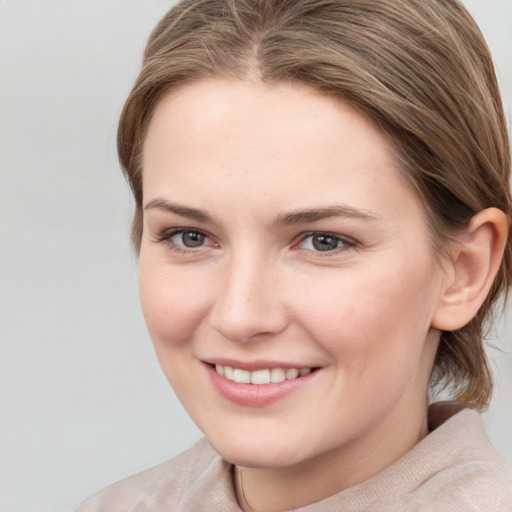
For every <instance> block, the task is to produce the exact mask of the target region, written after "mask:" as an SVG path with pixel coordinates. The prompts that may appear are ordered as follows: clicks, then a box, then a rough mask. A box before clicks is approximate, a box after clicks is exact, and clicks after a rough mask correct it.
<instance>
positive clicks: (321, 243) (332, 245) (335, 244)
mask: <svg viewBox="0 0 512 512" xmlns="http://www.w3.org/2000/svg"><path fill="white" fill-rule="evenodd" d="M354 246H355V242H353V241H352V240H350V239H348V238H344V237H341V236H339V235H335V234H333V233H312V234H310V235H308V236H306V237H304V238H303V239H302V241H301V242H300V244H299V248H300V249H306V250H308V251H314V252H331V251H336V250H340V249H348V248H350V247H354Z"/></svg>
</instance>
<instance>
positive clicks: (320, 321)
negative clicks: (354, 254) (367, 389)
mask: <svg viewBox="0 0 512 512" xmlns="http://www.w3.org/2000/svg"><path fill="white" fill-rule="evenodd" d="M389 267H391V268H389ZM396 268H400V271H399V272H397V271H395V270H394V269H396ZM427 268H428V266H427ZM429 280H430V274H429V273H428V272H423V273H422V275H419V274H418V271H417V270H416V268H412V266H410V267H408V266H407V265H400V266H398V267H397V266H396V265H389V266H388V268H386V266H385V265H382V266H379V267H378V269H375V270H374V271H372V268H371V267H365V268H364V272H363V271H358V270H357V269H351V270H349V271H348V272H346V273H345V272H344V274H343V276H340V278H339V280H337V281H331V282H330V283H328V284H329V285H328V286H322V287H319V286H315V287H312V286H308V290H310V293H308V294H307V298H305V299H304V300H307V304H306V303H303V304H302V305H301V306H300V308H301V309H302V310H303V311H309V312H310V313H308V314H307V315H305V316H304V323H303V327H304V328H305V329H306V330H308V331H309V332H310V334H311V335H312V336H313V337H314V338H315V339H316V340H317V342H318V343H319V344H321V345H322V346H323V348H324V349H325V350H326V351H327V352H329V353H330V354H331V355H332V356H333V357H334V358H336V359H337V360H338V362H339V364H342V365H343V366H345V367H346V368H350V369H351V370H353V371H354V375H357V374H358V373H365V372H366V371H368V370H369V369H370V368H371V369H372V371H376V372H379V373H380V372H386V371H388V369H389V368H390V367H394V368H402V367H405V368H407V367H408V366H410V364H409V363H411V362H412V361H411V360H412V359H413V358H418V357H419V355H420V354H421V351H422V348H423V344H424V342H425V338H426V335H427V332H428V330H429V327H430V318H431V313H432V304H431V296H430V294H429V292H428V291H427V289H428V287H429ZM304 286H307V285H306V284H304Z"/></svg>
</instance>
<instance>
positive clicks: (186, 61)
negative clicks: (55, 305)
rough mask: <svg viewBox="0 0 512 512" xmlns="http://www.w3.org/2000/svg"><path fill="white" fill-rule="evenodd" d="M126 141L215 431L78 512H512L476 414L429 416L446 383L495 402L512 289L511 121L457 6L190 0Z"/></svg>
mask: <svg viewBox="0 0 512 512" xmlns="http://www.w3.org/2000/svg"><path fill="white" fill-rule="evenodd" d="M118 148H119V155H120V159H121V163H122V166H123V169H124V172H125V173H126V175H127V177H128V179H129V182H130V185H131V187H132V190H133V193H134V196H135V201H136V211H135V217H134V222H133V232H132V239H133V242H134V246H135V248H136V250H137V251H138V254H139V258H140V289H141V301H142V306H143V311H144V315H145V318H146V322H147V325H148V328H149V331H150V334H151V337H152V340H153V343H154V345H155V349H156V352H157V355H158V358H159V361H160V363H161V365H162V368H163V370H164V372H165V374H166V376H167V378H168V380H169V381H170V383H171V385H172V387H173V388H174V390H175V392H176V393H177V395H178V397H179V398H180V400H181V401H182V403H183V405H184V407H185V408H186V409H187V411H188V413H189V414H190V415H191V417H192V419H193V420H194V421H195V422H196V423H197V425H198V426H199V428H200V429H201V430H202V431H203V432H204V434H205V436H206V440H203V441H201V442H200V443H198V444H197V445H196V446H194V447H193V448H191V449H190V450H189V451H187V452H185V453H184V454H182V455H180V456H178V457H177V458H176V459H173V460H171V461H169V462H167V463H165V464H163V465H161V466H158V467H156V468H153V469H151V470H148V471H146V472H144V473H141V474H139V475H136V476H134V477H131V478H129V479H127V480H125V481H122V482H120V483H118V484H116V485H114V486H112V487H110V488H108V489H106V490H105V491H103V492H101V493H99V494H98V495H97V496H95V497H93V498H91V499H90V500H87V501H86V502H85V503H84V504H83V505H82V507H81V508H80V509H79V510H80V512H87V511H93V510H94V511H96V510H98V511H109V512H111V511H115V510H123V511H126V510H137V511H149V510H152V511H161V510H187V511H197V510H215V511H217V510H218V511H229V510H240V509H243V510H245V511H250V510H258V511H275V510H290V509H299V508H300V509H303V510H311V511H325V510H379V511H381V510H390V511H391V510H393V511H397V510H432V511H433V510H436V511H439V510H457V511H462V510H482V511H483V510H485V511H488V510H503V511H505V510H512V480H511V475H510V471H509V468H508V467H507V466H506V464H505V462H504V461H503V460H502V459H501V458H500V457H499V455H498V454H497V453H496V451H495V450H494V448H493V447H492V446H491V445H490V443H489V441H488V440H487V438H486V437H485V433H484V431H483V427H482V424H481V421H480V418H479V415H478V413H477V412H476V411H475V410H472V409H471V407H468V408H465V407H464V405H459V406H456V407H452V408H451V409H450V408H446V407H443V406H437V409H435V408H434V409H431V414H430V415H429V414H428V402H429V399H428V389H429V386H434V387H435V386H436V385H437V386H445V387H448V388H449V389H450V390H451V392H452V395H453V397H454V399H456V400H457V401H459V402H460V404H466V405H468V406H472V407H473V408H483V407H485V406H486V405H487V403H488V401H489V398H490V394H491V389H492V381H491V376H490V373H489V369H488V365H487V362H486V359H485V353H484V350H483V342H482V337H483V327H484V325H485V324H486V322H487V321H488V320H489V318H490V315H491V312H492V307H493V305H494V304H495V303H496V301H497V300H498V299H500V298H501V297H503V296H504V295H505V294H506V292H507V290H508V287H509V284H510V279H511V242H510V239H509V236H508V235H509V232H510V221H509V219H510V214H511V201H510V192H509V189H508V179H509V171H510V149H509V143H508V135H507V131H506V124H505V120H504V115H503V111H502V107H501V100H500V97H499V92H498V88H497V85H496V80H495V76H494V71H493V66H492V62H491V59H490V56H489V52H488V50H487V48H486V46H485V43H484V41H483V38H482V36H481V34H480V32H479V30H478V28H477V27H476V26H475V24H474V22H473V20H472V19H471V18H470V16H469V15H468V14H467V12H466V11H465V10H464V8H463V7H462V6H461V5H460V4H459V3H458V2H457V1H455V0H450V1H446V0H443V1H441V0H422V1H419V0H372V1H371V2H370V1H364V0H282V1H278V0H236V1H235V0H195V1H194V0H189V1H185V2H182V3H180V4H179V5H178V6H176V7H175V8H173V9H172V10H171V11H170V12H169V13H168V14H167V15H166V16H165V17H164V19H163V20H162V21H161V22H160V23H159V25H158V26H157V27H156V28H155V30H154V32H153V34H152V35H151V37H150V40H149V42H148V45H147V48H146V53H145V57H144V64H143V68H142V71H141V73H140V75H139V77H138V79H137V82H136V84H135V86H134V88H133V90H132V92H131V93H130V96H129V98H128V100H127V102H126V104H125V107H124V110H123V114H122V117H121V121H120V125H119V132H118ZM460 409H462V410H460ZM454 412H456V413H455V414H453V413H454ZM444 420H445V421H444Z"/></svg>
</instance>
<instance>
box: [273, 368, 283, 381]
mask: <svg viewBox="0 0 512 512" xmlns="http://www.w3.org/2000/svg"><path fill="white" fill-rule="evenodd" d="M283 380H286V372H285V371H284V370H283V369H282V368H272V370H270V382H273V383H276V382H283Z"/></svg>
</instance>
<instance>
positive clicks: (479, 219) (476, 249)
mask: <svg viewBox="0 0 512 512" xmlns="http://www.w3.org/2000/svg"><path fill="white" fill-rule="evenodd" d="M507 236H508V219H507V216H506V215H505V213H503V212H502V211H501V210H498V209H497V208H487V209H485V210H482V211H481V212H479V213H477V214H476V215H475V216H474V217H473V218H472V219H471V222H470V223H469V226H468V228H467V230H466V231H465V234H464V236H463V237H462V239H461V241H460V243H458V244H457V246H456V249H455V253H454V255H453V259H452V261H451V262H450V264H449V265H450V269H449V272H447V274H446V276H447V279H446V286H445V289H444V290H443V295H442V297H441V299H440V301H439V304H438V306H437V308H436V311H435V314H434V316H433V319H432V326H433V327H434V328H436V329H439V330H442V331H455V330H457V329H460V328H462V327H464V326H465V325H466V324H468V323H469V322H470V321H471V320H472V318H473V317H474V316H475V315H476V313H477V312H478V310H479V308H480V306H481V305H482V304H483V302H484V300H485V298H486V297H487V294H488V293H489V290H490V288H491V286H492V283H493V281H494V278H495V276H496V273H497V272H498V270H499V268H500V263H501V259H502V257H503V251H504V250H505V244H506V241H507Z"/></svg>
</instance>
